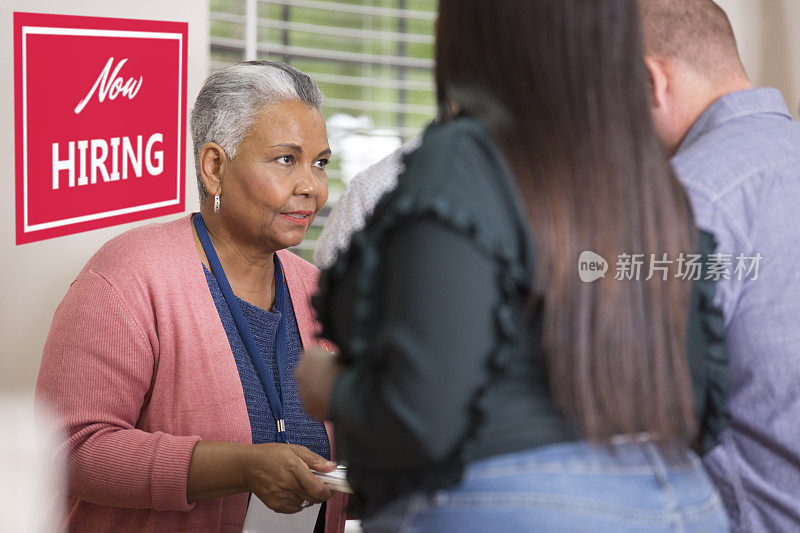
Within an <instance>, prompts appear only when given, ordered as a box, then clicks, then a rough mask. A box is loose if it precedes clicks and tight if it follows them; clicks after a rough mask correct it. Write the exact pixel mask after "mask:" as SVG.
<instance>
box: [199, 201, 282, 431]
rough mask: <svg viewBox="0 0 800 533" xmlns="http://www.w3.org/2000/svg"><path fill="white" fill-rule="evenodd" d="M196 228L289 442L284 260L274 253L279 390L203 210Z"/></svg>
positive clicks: (278, 423) (212, 271) (279, 426)
mask: <svg viewBox="0 0 800 533" xmlns="http://www.w3.org/2000/svg"><path fill="white" fill-rule="evenodd" d="M192 222H193V223H194V228H195V230H196V231H197V236H198V238H199V239H200V244H202V245H203V250H205V252H206V257H207V258H208V263H209V265H211V273H212V274H214V277H215V278H216V279H217V283H218V284H219V288H220V289H221V290H222V296H224V297H225V301H226V302H227V304H228V309H229V310H230V312H231V315H233V321H234V322H236V329H238V330H239V335H240V336H241V337H242V341H243V342H244V346H245V348H247V353H248V354H249V355H250V360H251V361H252V362H253V366H254V367H255V369H256V372H257V373H258V379H259V380H260V381H261V385H262V386H263V387H264V391H265V392H266V393H267V400H268V401H269V407H270V409H272V415H273V416H274V417H275V424H276V425H277V428H278V441H282V442H289V441H288V440H287V439H286V421H285V419H284V417H283V394H282V391H283V389H284V386H283V368H284V363H285V360H286V300H287V298H286V287H285V286H284V284H283V269H282V268H281V262H280V260H279V259H278V254H273V257H274V262H275V309H276V310H277V311H278V312H279V313H280V314H281V319H280V322H278V334H277V338H276V339H275V359H276V360H277V363H278V380H279V382H280V390H276V389H275V381H274V380H273V379H272V376H271V375H270V371H269V368H267V363H266V362H265V361H264V358H263V357H262V356H261V352H260V351H259V349H258V346H257V345H256V341H255V339H253V333H252V332H251V331H250V326H248V325H247V320H245V318H244V313H243V312H242V306H241V304H240V303H239V300H237V299H236V296H235V295H234V294H233V290H232V289H231V285H230V283H228V278H227V277H226V276H225V271H224V270H223V269H222V264H221V263H220V262H219V258H218V257H217V252H216V250H214V245H213V244H212V243H211V238H210V237H209V236H208V228H206V224H205V221H204V220H203V216H202V215H201V214H200V213H197V214H195V215H194V216H193V217H192Z"/></svg>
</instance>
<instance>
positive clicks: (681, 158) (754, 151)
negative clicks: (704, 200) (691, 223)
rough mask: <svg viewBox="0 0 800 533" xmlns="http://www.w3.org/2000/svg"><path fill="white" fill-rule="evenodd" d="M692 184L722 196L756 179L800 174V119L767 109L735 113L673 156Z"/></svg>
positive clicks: (679, 172)
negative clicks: (751, 113)
mask: <svg viewBox="0 0 800 533" xmlns="http://www.w3.org/2000/svg"><path fill="white" fill-rule="evenodd" d="M672 162H673V166H674V168H675V171H676V173H677V175H678V178H679V179H680V180H681V181H682V182H683V183H684V185H686V186H687V187H688V188H689V189H695V190H696V192H699V193H706V194H707V195H710V196H712V197H713V198H716V199H719V198H722V197H723V196H725V195H726V194H727V193H729V192H732V191H733V190H734V189H736V188H737V187H742V186H745V185H746V184H747V183H748V182H749V181H750V180H759V179H770V178H773V177H775V176H780V175H783V174H785V173H787V172H788V173H789V174H793V175H794V176H798V177H800V166H799V165H798V162H800V124H798V123H797V122H795V121H794V120H791V119H790V118H789V117H784V116H775V115H763V116H757V117H752V116H751V117H742V119H734V120H730V121H728V122H726V123H725V124H723V125H721V126H719V127H717V128H715V129H713V130H711V131H709V132H707V133H705V134H703V135H702V136H701V137H700V138H698V139H697V140H696V141H694V142H693V143H692V144H691V145H689V146H687V147H685V148H682V149H681V150H680V151H679V152H678V153H677V154H676V155H675V156H674V158H673V159H672Z"/></svg>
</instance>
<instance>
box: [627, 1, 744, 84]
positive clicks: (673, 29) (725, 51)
mask: <svg viewBox="0 0 800 533" xmlns="http://www.w3.org/2000/svg"><path fill="white" fill-rule="evenodd" d="M639 10H640V13H641V18H642V33H643V37H644V47H645V53H646V54H647V55H653V56H661V57H668V58H670V59H677V60H679V61H682V62H683V63H685V64H687V65H689V66H690V67H692V68H693V69H695V70H696V71H697V72H699V73H701V74H705V75H707V76H708V77H709V78H711V79H713V80H715V81H716V80H721V79H725V78H730V77H732V76H735V75H738V74H743V73H744V67H742V62H741V59H740V58H739V51H738V49H737V47H736V37H734V35H733V28H732V27H731V22H730V20H729V19H728V15H726V14H725V11H724V10H723V9H722V8H721V7H719V6H718V5H717V4H716V3H715V2H714V1H713V0H639Z"/></svg>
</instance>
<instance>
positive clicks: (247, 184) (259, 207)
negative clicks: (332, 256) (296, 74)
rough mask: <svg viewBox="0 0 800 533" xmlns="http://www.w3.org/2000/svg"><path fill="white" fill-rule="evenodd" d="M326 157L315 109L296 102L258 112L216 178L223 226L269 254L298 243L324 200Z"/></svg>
mask: <svg viewBox="0 0 800 533" xmlns="http://www.w3.org/2000/svg"><path fill="white" fill-rule="evenodd" d="M330 154H331V150H330V147H329V146H328V133H327V131H326V129H325V120H324V119H323V118H322V114H321V113H320V111H319V109H316V108H314V107H309V106H308V105H307V104H305V103H303V102H301V101H299V100H289V101H285V102H280V103H277V104H273V105H268V106H265V107H263V108H262V109H261V110H260V111H259V113H258V115H257V117H256V120H255V122H254V123H253V125H252V126H251V127H250V129H249V130H248V132H247V134H246V135H245V137H244V139H242V141H241V142H240V143H239V148H238V149H237V151H236V156H235V157H234V158H233V159H231V160H230V161H228V164H227V165H225V168H224V172H223V175H222V176H221V178H222V192H221V200H222V208H221V210H220V213H219V215H222V216H223V218H224V219H226V220H225V225H227V226H228V228H229V230H230V231H231V233H233V234H234V235H237V236H238V237H240V238H243V239H245V240H246V241H248V243H249V244H252V245H254V246H256V247H264V248H266V249H269V250H271V251H275V250H282V249H284V248H288V247H291V246H296V245H298V244H300V242H301V241H302V240H303V238H304V237H305V234H306V231H307V230H308V228H309V226H311V223H312V222H313V221H314V217H315V216H316V215H317V213H318V212H319V210H320V209H322V207H323V206H324V205H325V202H326V201H327V200H328V176H327V174H326V173H325V165H326V164H327V163H328V158H329V157H330Z"/></svg>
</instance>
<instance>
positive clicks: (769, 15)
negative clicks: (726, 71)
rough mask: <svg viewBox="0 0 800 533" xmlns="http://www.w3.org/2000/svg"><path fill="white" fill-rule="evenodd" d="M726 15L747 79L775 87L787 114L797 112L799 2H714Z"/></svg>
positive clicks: (799, 91) (799, 93)
mask: <svg viewBox="0 0 800 533" xmlns="http://www.w3.org/2000/svg"><path fill="white" fill-rule="evenodd" d="M717 3H718V4H719V5H720V6H721V7H722V8H723V9H724V10H725V11H726V12H727V13H728V16H729V17H730V19H731V24H732V25H733V31H734V33H735V34H736V39H737V41H738V43H739V53H740V54H741V56H742V62H743V63H744V66H745V69H746V70H747V73H748V74H749V75H750V79H751V80H752V81H753V82H754V83H755V84H756V85H759V86H771V87H777V88H778V89H780V90H781V92H783V96H784V98H786V103H787V105H788V106H789V110H790V111H791V112H792V113H793V114H794V116H795V117H797V116H798V109H799V108H800V1H798V0H717Z"/></svg>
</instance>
